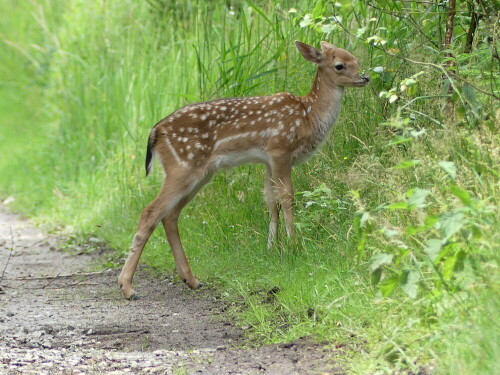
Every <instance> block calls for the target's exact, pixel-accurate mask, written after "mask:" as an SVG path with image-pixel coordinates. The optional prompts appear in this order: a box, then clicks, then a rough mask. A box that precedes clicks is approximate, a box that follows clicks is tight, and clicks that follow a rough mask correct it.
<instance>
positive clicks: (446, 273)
mask: <svg viewBox="0 0 500 375" xmlns="http://www.w3.org/2000/svg"><path fill="white" fill-rule="evenodd" d="M456 263H457V254H454V255H453V256H450V257H448V258H446V260H445V261H444V263H443V269H442V273H441V274H442V276H443V279H445V280H451V278H452V276H453V270H454V269H455V264H456Z"/></svg>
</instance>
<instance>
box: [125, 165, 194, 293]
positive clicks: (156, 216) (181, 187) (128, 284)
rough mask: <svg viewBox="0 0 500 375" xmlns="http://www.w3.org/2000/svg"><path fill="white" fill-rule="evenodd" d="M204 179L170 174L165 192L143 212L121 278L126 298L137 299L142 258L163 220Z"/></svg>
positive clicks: (192, 172) (162, 191) (184, 172)
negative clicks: (134, 285)
mask: <svg viewBox="0 0 500 375" xmlns="http://www.w3.org/2000/svg"><path fill="white" fill-rule="evenodd" d="M201 179H202V176H200V173H196V172H194V171H193V170H190V171H182V172H177V173H170V175H169V176H167V178H166V179H165V182H164V184H163V187H162V189H161V192H160V193H159V194H158V196H157V197H156V198H155V199H154V200H153V201H152V202H151V203H150V204H149V205H148V206H147V207H146V208H145V209H144V210H143V211H142V214H141V218H140V220H139V225H138V229H137V232H136V234H135V236H134V239H133V240H132V246H131V248H130V252H129V255H128V258H127V260H126V261H125V265H124V266H123V269H122V271H121V273H120V276H119V277H118V283H119V285H120V288H121V290H122V294H123V296H124V297H125V298H127V299H135V298H137V295H136V294H135V292H134V290H133V289H132V280H133V278H134V273H135V270H136V269H137V264H138V262H139V258H140V257H141V254H142V251H143V249H144V246H145V245H146V242H147V241H148V239H149V237H150V236H151V233H153V231H154V229H155V228H156V227H157V225H158V223H159V222H160V220H162V219H163V218H164V217H165V216H168V215H169V214H170V213H171V212H172V210H174V209H175V207H176V206H177V205H178V204H179V202H180V201H181V200H183V199H184V198H185V197H186V196H187V195H189V194H190V193H191V191H192V190H193V189H194V188H195V187H196V185H197V183H198V182H199V181H200V180H201Z"/></svg>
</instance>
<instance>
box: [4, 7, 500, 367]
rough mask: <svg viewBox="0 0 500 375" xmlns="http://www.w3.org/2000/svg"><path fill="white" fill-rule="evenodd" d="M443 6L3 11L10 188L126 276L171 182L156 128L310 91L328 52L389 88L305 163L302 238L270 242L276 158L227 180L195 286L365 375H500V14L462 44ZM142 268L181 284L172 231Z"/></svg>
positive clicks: (192, 216) (363, 101)
mask: <svg viewBox="0 0 500 375" xmlns="http://www.w3.org/2000/svg"><path fill="white" fill-rule="evenodd" d="M447 6H448V3H447V2H440V1H430V2H396V1H351V0H349V1H338V2H330V1H316V2H313V1H298V2H297V1H282V2H278V1H276V0H267V1H265V0H261V1H256V2H250V1H240V0H231V1H226V2H215V1H197V0H186V1H163V0H150V1H132V0H122V1H100V0H91V1H89V0H86V1H80V0H74V1H71V2H66V1H60V0H40V1H23V2H18V1H3V2H1V3H0V11H1V13H2V16H1V18H0V37H1V39H2V41H1V43H0V56H1V64H0V96H1V99H0V121H1V133H0V152H1V158H0V196H1V197H2V199H4V200H6V202H10V203H9V206H8V207H11V208H12V209H13V210H18V211H21V212H23V213H25V214H26V215H29V216H30V217H32V218H33V219H34V220H36V221H37V222H39V223H40V224H43V225H45V226H46V227H47V228H48V229H50V230H57V231H62V232H63V233H65V234H66V235H71V236H73V238H74V239H73V241H85V239H88V238H90V237H92V238H94V239H95V238H98V239H100V240H101V241H102V242H104V243H106V244H107V245H109V246H110V247H112V248H113V249H116V251H115V252H114V253H112V254H110V255H108V258H107V259H105V260H104V262H105V266H120V265H121V263H122V261H123V258H124V257H125V255H126V253H127V249H128V246H129V242H130V240H131V237H132V235H133V233H134V231H135V226H136V222H137V220H138V217H139V214H140V211H141V209H142V208H143V207H144V206H145V205H146V204H147V203H148V202H149V201H151V200H152V199H153V197H154V196H155V194H156V192H157V191H158V189H159V186H160V184H161V181H162V178H163V175H162V172H161V171H160V169H161V168H158V166H157V168H155V170H154V173H153V175H152V176H150V177H148V178H147V179H146V178H144V167H143V163H144V154H145V146H146V139H147V136H148V133H149V130H150V128H151V127H152V126H153V125H154V124H155V123H156V122H157V121H158V120H159V119H161V118H163V117H165V116H166V115H168V114H169V113H171V112H172V111H174V110H175V109H177V108H179V107H181V106H183V105H185V104H187V103H190V102H195V101H203V100H208V99H212V98H219V97H228V96H253V95H266V94H270V93H275V92H279V91H289V92H292V93H294V94H306V93H307V92H308V90H309V87H310V84H311V82H312V79H313V76H314V69H315V68H314V66H312V64H310V63H308V62H306V61H305V60H303V59H302V58H301V57H300V55H299V53H297V51H296V50H295V49H294V45H293V41H294V40H297V39H298V40H301V41H304V42H307V43H310V44H314V45H319V41H321V40H328V41H330V42H332V43H334V44H336V45H338V46H340V47H343V48H346V49H348V50H349V51H351V52H352V53H353V54H354V55H356V56H357V57H358V58H359V60H360V63H361V65H362V67H363V68H364V69H365V71H366V73H368V74H369V75H370V76H371V78H372V83H371V85H370V86H368V87H367V88H365V89H352V90H349V91H348V92H347V94H346V97H345V99H344V102H343V108H342V112H341V116H340V120H339V122H338V123H337V124H336V125H335V127H334V128H333V130H332V132H331V135H330V137H329V140H328V141H327V142H326V144H324V145H323V147H322V149H321V151H320V152H319V153H318V154H317V155H316V156H315V157H314V158H313V159H312V160H310V161H308V162H307V163H306V164H304V165H301V166H298V167H296V168H295V170H294V175H293V180H294V185H295V189H296V192H297V193H296V199H297V204H296V211H297V222H296V226H297V230H298V240H297V241H295V242H290V241H288V240H286V239H284V238H281V241H280V243H279V244H278V245H276V246H275V247H274V248H272V249H269V250H268V249H267V248H266V236H267V232H266V231H267V216H266V212H265V204H264V203H263V198H262V194H261V193H262V185H263V175H264V173H263V168H262V167H261V166H243V167H239V168H237V169H234V170H229V171H223V172H221V173H219V174H218V176H217V177H216V178H215V179H214V180H213V182H212V183H211V184H209V185H208V186H207V187H206V188H205V189H204V190H202V191H201V192H200V194H199V196H198V197H197V199H195V200H194V202H192V203H191V204H190V205H189V206H188V207H187V208H186V209H185V210H184V212H183V216H182V218H181V222H180V228H181V236H182V238H183V240H184V244H185V248H186V249H187V253H188V257H189V259H190V263H191V265H192V267H193V270H194V272H195V274H196V275H197V276H198V277H199V279H201V280H203V281H204V282H207V283H210V284H213V285H215V286H216V287H217V288H218V290H220V292H221V294H222V295H223V296H224V298H226V299H227V301H229V302H233V308H232V310H231V313H232V314H234V316H236V318H237V320H238V322H239V324H241V325H242V326H243V327H244V328H245V329H246V331H247V333H248V336H249V338H250V339H252V340H255V342H257V343H263V342H281V341H288V340H293V339H295V338H298V337H302V336H310V337H312V338H313V339H315V340H323V341H327V342H329V343H331V345H333V346H342V347H344V348H346V353H347V356H346V358H344V361H345V365H346V366H348V367H349V368H350V369H351V370H350V371H351V372H352V373H380V374H382V373H399V372H398V371H413V373H417V372H418V371H419V369H420V371H423V370H422V368H428V369H431V368H434V369H435V372H436V373H438V374H451V373H454V374H493V373H499V372H500V369H499V365H498V363H499V362H500V361H499V359H500V356H499V354H500V348H499V342H500V334H499V322H498V319H497V318H494V317H495V316H496V315H498V311H499V308H500V301H499V297H498V296H499V288H498V287H499V272H498V263H499V257H498V243H500V241H499V235H498V233H499V231H498V229H499V228H498V222H499V221H498V216H499V214H498V211H499V210H498V165H499V144H498V131H497V130H498V120H499V106H498V95H499V87H498V68H499V61H500V60H499V58H498V51H497V44H498V41H497V37H498V30H497V29H496V27H497V25H498V5H496V4H495V2H492V1H472V0H471V1H463V2H461V1H459V2H458V5H457V13H456V15H455V27H454V29H453V41H452V43H451V44H450V45H445V44H446V43H445V39H446V35H445V34H446V20H447V17H448V15H449V13H448V10H449V9H448V8H447ZM475 16H478V17H479V24H478V27H477V29H475V33H474V40H473V42H472V43H471V45H470V47H471V50H470V51H468V52H465V51H464V48H465V47H466V45H468V41H467V35H468V33H469V31H470V29H471V24H472V20H473V18H474V17H475ZM457 69H458V75H454V74H453V72H454V71H457ZM450 70H451V71H450ZM450 82H451V83H450ZM450 86H451V87H450ZM143 261H144V262H146V263H147V264H149V265H150V266H151V267H154V268H155V269H157V270H158V271H159V272H172V271H173V269H174V263H173V260H172V258H171V256H170V254H169V249H168V245H167V244H166V241H165V239H164V235H163V233H162V231H161V230H157V231H156V232H155V234H154V236H153V237H152V239H151V241H150V242H149V243H148V245H147V248H146V250H145V254H144V256H143ZM117 298H119V297H118V294H117Z"/></svg>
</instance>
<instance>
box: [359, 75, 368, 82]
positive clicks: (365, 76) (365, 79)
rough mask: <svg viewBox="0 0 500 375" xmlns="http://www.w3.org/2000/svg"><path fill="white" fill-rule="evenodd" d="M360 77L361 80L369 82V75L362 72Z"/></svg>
mask: <svg viewBox="0 0 500 375" xmlns="http://www.w3.org/2000/svg"><path fill="white" fill-rule="evenodd" d="M361 79H362V80H363V81H365V82H366V83H368V82H370V77H368V76H367V75H364V74H363V75H362V76H361Z"/></svg>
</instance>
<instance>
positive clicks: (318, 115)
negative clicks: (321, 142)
mask: <svg viewBox="0 0 500 375" xmlns="http://www.w3.org/2000/svg"><path fill="white" fill-rule="evenodd" d="M343 95H344V87H343V86H337V85H335V83H334V82H330V81H329V80H328V78H326V77H325V76H324V75H323V74H322V71H321V68H319V69H318V71H317V73H316V77H315V79H314V84H313V86H312V89H311V92H310V93H309V94H308V95H306V96H305V97H302V98H301V99H302V102H303V104H304V107H305V108H306V112H307V115H308V118H309V121H310V123H311V125H312V126H313V128H315V129H316V131H317V132H318V133H319V134H318V136H320V137H324V136H326V133H327V132H328V130H329V129H330V128H331V126H332V125H333V124H334V123H335V121H336V120H337V117H338V115H339V112H340V107H341V102H342V96H343Z"/></svg>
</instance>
